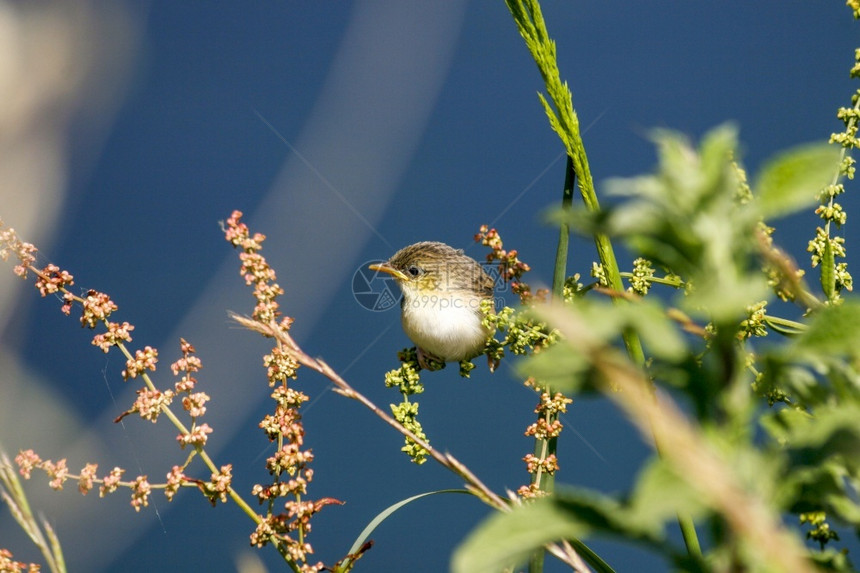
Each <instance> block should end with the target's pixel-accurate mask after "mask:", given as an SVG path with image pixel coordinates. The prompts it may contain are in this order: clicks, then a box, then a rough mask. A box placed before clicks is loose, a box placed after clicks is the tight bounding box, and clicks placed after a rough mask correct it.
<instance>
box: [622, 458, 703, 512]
mask: <svg viewBox="0 0 860 573" xmlns="http://www.w3.org/2000/svg"><path fill="white" fill-rule="evenodd" d="M705 511H706V506H705V505H704V504H703V503H702V496H701V495H700V494H699V493H698V492H696V491H694V490H692V489H691V488H690V486H689V485H688V484H687V482H686V481H684V480H682V479H681V478H680V477H678V475H677V474H676V473H675V472H674V471H673V470H672V469H671V468H670V467H669V466H668V465H667V464H666V463H665V462H664V461H662V460H654V461H652V462H651V463H650V464H649V465H648V466H646V468H645V470H644V471H643V472H642V473H641V474H640V475H639V479H638V480H637V481H636V487H635V490H634V491H633V496H632V503H631V511H630V518H631V520H633V521H635V522H637V523H638V524H639V525H640V527H642V528H649V527H650V528H655V529H656V528H659V527H662V525H663V523H664V522H665V521H668V520H671V519H674V518H675V517H676V516H678V515H687V516H689V517H691V518H694V517H696V516H699V515H703V514H704V513H705Z"/></svg>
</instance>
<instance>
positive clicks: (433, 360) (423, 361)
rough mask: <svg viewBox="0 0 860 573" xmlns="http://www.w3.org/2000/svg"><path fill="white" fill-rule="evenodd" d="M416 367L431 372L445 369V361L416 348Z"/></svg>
mask: <svg viewBox="0 0 860 573" xmlns="http://www.w3.org/2000/svg"><path fill="white" fill-rule="evenodd" d="M418 366H420V367H421V368H423V369H424V370H428V371H430V372H432V371H434V370H442V369H443V368H445V361H444V360H442V359H441V358H439V357H438V356H436V355H435V354H430V353H429V352H427V351H426V350H424V349H423V348H418Z"/></svg>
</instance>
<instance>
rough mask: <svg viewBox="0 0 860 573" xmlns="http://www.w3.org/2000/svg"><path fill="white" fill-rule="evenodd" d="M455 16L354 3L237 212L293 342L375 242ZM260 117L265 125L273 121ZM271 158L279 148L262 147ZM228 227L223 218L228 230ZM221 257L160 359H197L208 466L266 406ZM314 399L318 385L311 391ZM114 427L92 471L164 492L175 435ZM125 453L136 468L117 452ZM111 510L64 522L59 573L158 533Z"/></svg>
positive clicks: (106, 566) (123, 499) (422, 5)
mask: <svg viewBox="0 0 860 573" xmlns="http://www.w3.org/2000/svg"><path fill="white" fill-rule="evenodd" d="M464 15H465V0H459V1H458V2H444V3H435V2H374V1H365V2H358V3H357V4H356V6H355V7H354V11H353V16H352V20H351V22H350V24H349V26H348V28H347V30H346V34H345V36H344V38H343V41H342V42H341V45H340V48H339V51H338V54H337V56H336V57H335V60H334V62H333V63H332V65H331V68H330V70H329V75H328V78H327V81H326V83H325V86H324V88H323V90H322V92H321V96H320V98H319V100H318V101H317V102H316V105H315V107H314V110H313V112H312V114H311V116H310V117H309V118H308V120H307V122H306V124H305V126H304V128H303V131H302V133H301V134H300V135H299V137H297V138H291V139H293V141H294V145H295V148H296V149H297V150H299V151H300V152H301V154H302V156H303V158H301V159H300V158H299V157H297V156H296V155H295V154H293V153H290V152H289V150H288V149H286V148H284V152H285V156H286V162H285V164H284V167H283V169H282V171H281V173H280V175H279V177H278V179H277V181H276V182H275V184H274V185H273V187H272V189H271V190H270V192H269V194H268V196H267V197H266V199H265V200H264V201H263V203H262V205H261V206H260V208H259V209H258V211H257V212H256V213H246V217H245V220H246V222H248V223H249V224H250V225H251V227H252V228H253V229H254V230H255V231H259V232H263V233H265V234H266V235H267V236H268V240H267V241H266V243H265V251H264V254H265V255H266V257H267V259H268V261H269V262H270V264H272V266H273V267H274V268H275V269H276V270H277V271H278V273H279V282H280V284H281V285H282V286H283V287H284V288H285V289H286V291H287V294H286V296H285V297H284V301H285V305H286V309H285V310H286V312H287V313H288V314H290V315H291V316H293V317H295V318H296V327H295V329H294V335H296V336H297V338H299V340H301V339H302V338H305V336H306V334H307V333H308V332H310V330H311V329H312V328H313V326H314V323H315V322H316V321H317V319H318V318H319V316H320V314H321V312H322V311H323V309H324V308H325V307H326V304H327V301H329V300H330V299H331V297H332V296H333V294H334V289H335V287H336V285H338V284H340V283H341V282H342V281H343V279H344V278H345V276H346V275H347V273H351V272H352V271H353V265H352V263H353V261H354V259H355V257H356V256H357V255H358V253H359V250H360V248H361V246H362V245H363V244H364V243H365V242H366V241H367V240H368V239H369V238H371V237H372V231H371V229H370V228H369V227H368V224H369V225H370V226H371V227H372V226H373V225H375V224H376V223H377V222H378V221H379V220H380V219H381V216H382V214H383V210H384V208H385V206H386V204H387V202H388V200H389V198H390V197H391V195H392V193H393V192H394V190H395V188H396V186H397V183H398V181H399V179H400V177H401V176H402V174H403V172H404V170H405V168H406V167H407V165H408V162H409V160H410V159H411V157H412V154H413V153H414V151H415V149H416V147H417V145H418V143H419V141H420V139H421V137H422V135H423V131H424V128H425V126H426V124H427V121H428V120H429V117H430V112H431V111H432V109H433V106H434V104H435V101H436V98H437V95H438V94H439V91H440V89H441V87H442V85H443V82H444V80H445V78H446V75H447V71H448V68H449V66H450V63H451V60H452V57H453V54H454V48H455V46H456V43H457V39H458V34H459V31H460V28H461V26H462V23H463V18H464ZM295 81H296V82H301V81H302V78H295ZM257 104H258V102H253V101H249V102H248V115H249V121H250V120H253V121H255V122H258V123H259V125H260V129H261V130H266V131H268V128H267V127H266V126H265V125H263V123H261V122H259V119H258V118H257V117H256V116H254V112H253V109H254V107H255V106H257ZM284 105H288V104H284ZM259 111H260V113H261V114H262V115H263V116H267V117H271V115H272V113H271V111H272V110H267V109H260V110H259ZM274 127H275V128H277V127H278V126H277V125H274ZM287 135H289V134H287ZM272 145H273V146H283V143H282V142H281V141H278V139H277V138H276V137H274V136H273V137H272ZM303 161H306V162H307V164H305V163H304V162H303ZM308 165H310V166H312V167H313V169H309V168H308ZM317 172H318V173H319V174H322V175H323V176H324V178H321V177H319V176H318V173H317ZM327 184H329V185H331V186H332V187H333V188H334V189H336V190H337V191H338V192H339V193H340V194H342V195H343V197H344V198H345V199H346V200H347V201H348V203H349V205H350V206H351V207H350V206H347V204H345V202H344V201H341V200H340V199H339V198H338V197H337V194H335V193H333V192H332V189H331V188H329V187H328V186H327ZM236 200H237V207H240V206H241V205H240V203H241V189H237V190H236ZM352 209H354V210H356V211H357V212H358V213H361V214H362V215H363V218H364V221H363V220H362V218H361V217H357V216H356V214H355V213H354V212H353V210H352ZM228 215H229V213H224V217H225V218H226V217H227V216H228ZM212 227H213V233H212V240H213V241H219V240H220V241H222V242H223V238H222V237H221V236H220V234H219V232H218V230H217V226H216V224H215V221H213V224H212ZM380 234H381V235H382V236H384V232H382V233H380ZM223 245H224V252H225V253H226V254H225V260H224V263H223V265H222V266H221V268H220V269H218V271H217V272H216V273H215V274H214V275H213V277H212V280H211V281H210V283H209V284H208V285H207V286H206V288H205V290H203V292H202V294H201V296H200V298H199V299H198V301H197V303H196V304H195V305H194V307H193V308H192V309H191V311H190V312H189V313H188V314H187V316H186V317H185V318H184V320H183V321H182V322H181V323H180V324H179V325H178V326H177V328H176V330H175V332H174V333H173V334H171V336H170V337H168V339H167V340H166V341H163V342H162V343H161V344H160V345H159V346H158V348H159V350H160V352H161V353H162V355H163V356H164V358H163V360H162V362H163V363H164V364H163V365H162V368H166V365H167V364H168V363H169V362H170V361H171V360H172V359H171V358H168V357H170V356H176V352H177V349H178V340H179V337H180V336H182V337H184V338H186V339H187V340H188V341H189V342H191V343H192V344H194V345H195V346H196V348H197V350H198V352H199V354H200V356H201V358H202V360H203V365H204V371H203V372H201V376H200V378H201V380H205V382H201V383H202V384H204V386H205V388H203V387H201V388H203V389H205V391H206V392H208V393H209V394H210V395H211V396H212V397H213V401H212V402H211V403H210V405H209V406H210V407H209V409H208V410H207V413H206V422H207V423H209V424H210V425H211V426H212V427H214V428H215V433H213V434H212V437H211V438H210V441H209V445H208V446H207V449H208V450H209V451H210V452H211V453H213V454H214V455H216V458H217V454H218V451H219V450H220V449H221V448H223V447H225V446H226V445H228V444H229V441H230V437H231V436H232V435H234V434H235V433H236V432H237V431H238V430H239V429H240V428H241V427H246V426H247V425H248V424H254V425H256V423H257V421H256V418H255V412H254V410H255V409H256V410H259V407H260V403H261V402H264V401H265V400H267V399H268V391H267V387H266V384H265V378H264V371H263V368H262V359H261V356H262V354H263V353H265V352H267V351H268V349H269V348H270V346H271V345H270V344H267V343H266V341H264V340H262V339H261V338H260V337H259V336H258V335H255V334H252V333H250V332H247V331H244V330H240V329H237V328H231V325H230V323H229V321H228V319H227V313H226V311H227V310H236V311H247V312H250V309H251V308H252V305H253V302H252V298H251V292H250V289H248V288H247V287H245V286H244V281H242V280H241V278H240V277H239V274H238V259H237V256H236V253H235V252H234V251H233V249H232V248H231V247H230V246H229V245H228V244H227V243H226V242H223ZM114 360H119V358H114ZM324 387H325V385H324V383H323V382H320V391H322V390H323V389H324ZM114 388H115V392H116V399H117V401H118V403H119V404H130V403H131V402H132V397H133V385H126V386H121V382H120V381H116V385H115V386H114ZM117 389H118V390H117ZM257 413H259V412H257ZM116 414H117V412H116V411H114V410H113V409H111V411H109V412H105V413H104V415H102V416H101V417H100V418H99V419H97V420H95V421H94V422H93V425H92V430H91V432H92V433H93V434H100V437H101V438H103V439H105V440H106V441H107V442H108V444H107V448H109V450H110V452H111V454H110V457H109V458H108V459H106V460H98V461H101V462H102V463H103V464H112V465H113V464H116V465H121V466H123V467H126V468H128V469H129V472H136V471H137V470H136V468H137V467H138V463H139V465H140V467H141V468H142V473H148V474H149V475H150V476H151V477H152V479H153V480H155V481H158V480H160V479H162V476H163V475H164V474H165V473H166V472H167V471H168V470H169V469H170V466H171V465H172V464H173V463H176V460H177V459H180V458H181V454H179V453H178V452H177V451H176V448H175V445H174V438H175V434H176V430H175V429H174V428H173V426H171V425H170V424H168V423H162V422H160V423H158V424H156V425H151V424H144V423H138V424H126V428H127V431H126V432H120V431H110V432H106V431H105V429H106V428H109V427H110V426H112V423H111V421H112V420H113V418H114V417H115V416H116ZM110 429H111V430H113V429H114V428H112V427H111V428H110ZM90 437H91V436H88V438H87V439H89V438H90ZM83 444H85V441H84V440H82V442H81V448H79V449H78V451H70V452H69V453H68V455H69V457H70V458H72V459H87V452H86V451H84V450H85V447H84V445H83ZM129 444H132V445H133V448H134V455H133V456H132V455H131V454H129V453H128V449H129ZM254 447H255V448H256V446H254ZM123 456H126V458H125V459H123ZM177 456H179V457H177ZM112 465H111V466H109V467H112ZM102 467H104V466H102ZM181 497H182V496H179V498H181ZM179 498H177V501H174V502H173V503H172V504H170V505H167V504H165V503H163V501H162V500H163V498H162V497H160V496H159V495H155V496H153V499H154V501H156V502H157V503H158V504H159V509H160V510H161V512H162V514H164V512H166V511H168V510H170V509H173V507H174V506H176V505H177V504H182V503H183V500H182V499H179ZM115 499H116V503H105V502H106V501H110V500H99V503H94V502H93V500H91V499H87V500H86V501H88V502H90V503H89V504H88V505H87V509H88V511H87V512H86V513H84V512H81V513H79V514H77V515H74V516H66V519H75V522H76V526H75V528H74V529H75V532H76V534H75V535H68V536H67V537H66V538H64V539H63V546H64V548H65V549H66V551H67V561H68V562H69V565H70V570H75V569H78V568H80V567H79V565H83V564H86V567H85V568H86V569H87V570H89V571H98V570H117V569H116V567H120V566H119V565H118V564H113V565H111V560H112V559H115V558H116V557H117V556H118V555H119V554H120V553H121V552H122V551H123V550H124V549H125V548H126V547H127V546H129V545H130V544H132V543H134V541H135V539H136V537H137V536H138V535H140V534H142V533H143V532H144V529H145V528H146V527H148V526H151V525H153V524H156V525H157V523H158V520H157V518H156V516H155V513H154V512H153V511H151V510H145V511H142V512H141V515H133V516H129V515H123V516H122V517H121V518H120V519H117V518H116V515H114V513H123V512H126V513H127V512H128V511H129V508H128V499H127V493H124V494H119V496H118V497H117V496H115ZM195 501H197V502H198V503H199V500H195ZM186 509H187V506H186ZM166 521H169V520H166ZM167 534H168V535H181V532H179V531H170V530H169V524H168V532H167ZM94 539H97V540H99V544H98V545H99V551H98V552H95V553H94V552H92V551H91V550H92V541H93V540H94ZM120 568H121V567H120Z"/></svg>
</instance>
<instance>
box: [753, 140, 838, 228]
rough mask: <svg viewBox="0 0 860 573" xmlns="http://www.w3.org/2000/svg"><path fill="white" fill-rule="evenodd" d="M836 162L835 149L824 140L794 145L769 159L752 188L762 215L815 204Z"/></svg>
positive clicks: (782, 214)
mask: <svg viewBox="0 0 860 573" xmlns="http://www.w3.org/2000/svg"><path fill="white" fill-rule="evenodd" d="M838 164H839V150H838V149H837V148H836V147H834V146H832V145H828V144H826V143H812V144H807V145H803V146H799V147H795V148H794V149H791V150H789V151H787V152H784V153H781V154H780V155H778V156H777V157H775V158H774V159H772V160H770V161H769V162H768V163H767V164H766V165H765V167H764V168H763V169H762V170H761V172H760V173H759V175H758V179H757V180H756V184H755V186H754V187H753V188H754V189H755V190H756V191H757V193H758V203H759V209H760V210H761V214H762V216H764V217H765V218H772V217H782V216H785V215H788V214H790V213H794V212H796V211H800V210H801V209H805V208H806V207H809V206H811V205H813V204H815V203H816V202H817V199H816V195H817V194H818V192H819V191H820V190H821V189H822V188H823V187H824V186H825V185H827V184H828V183H830V181H831V180H832V179H833V174H834V173H836V171H837V168H838Z"/></svg>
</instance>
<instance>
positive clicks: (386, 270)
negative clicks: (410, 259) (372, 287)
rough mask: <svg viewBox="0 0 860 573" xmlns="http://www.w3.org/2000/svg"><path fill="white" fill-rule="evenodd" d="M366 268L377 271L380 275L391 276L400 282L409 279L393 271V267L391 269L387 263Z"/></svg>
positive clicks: (395, 270)
mask: <svg viewBox="0 0 860 573" xmlns="http://www.w3.org/2000/svg"><path fill="white" fill-rule="evenodd" d="M368 268H369V269H370V270H372V271H378V272H381V273H388V274H390V275H391V276H393V277H394V278H395V279H397V280H400V281H406V280H409V277H408V276H406V275H405V274H404V273H403V272H402V271H399V270H397V269H395V268H394V267H392V266H391V265H389V264H388V263H379V264H374V265H370V266H369V267H368Z"/></svg>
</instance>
